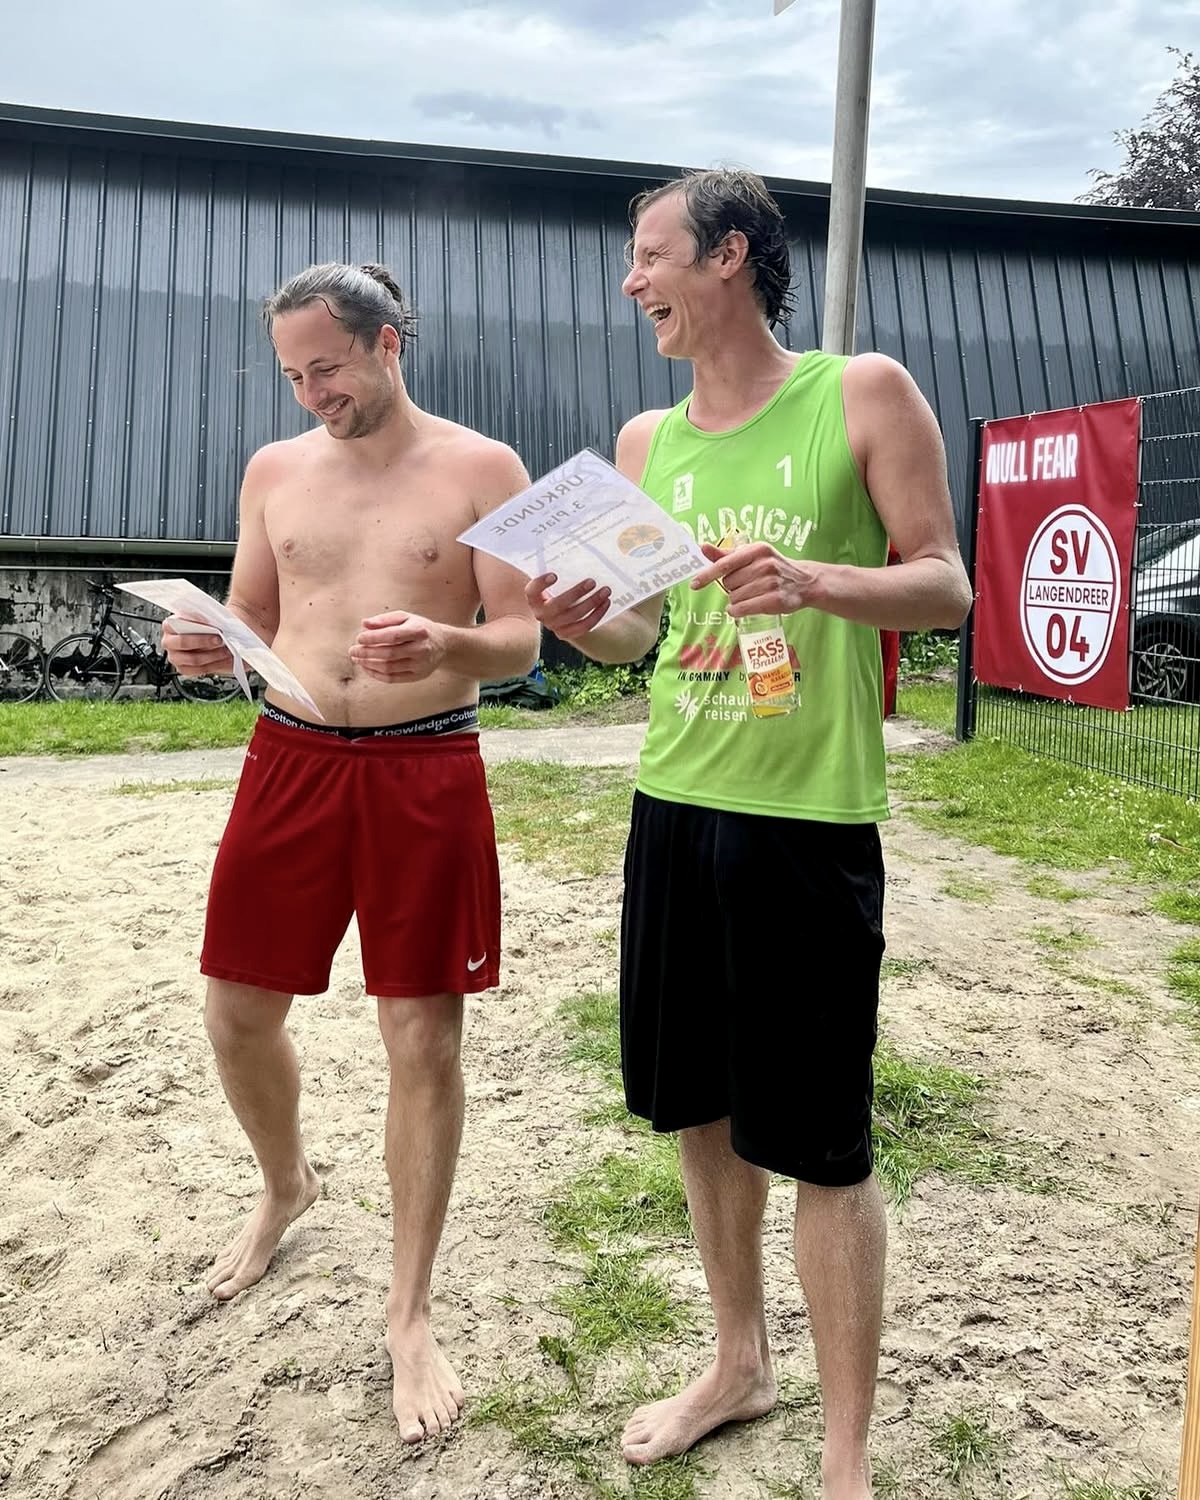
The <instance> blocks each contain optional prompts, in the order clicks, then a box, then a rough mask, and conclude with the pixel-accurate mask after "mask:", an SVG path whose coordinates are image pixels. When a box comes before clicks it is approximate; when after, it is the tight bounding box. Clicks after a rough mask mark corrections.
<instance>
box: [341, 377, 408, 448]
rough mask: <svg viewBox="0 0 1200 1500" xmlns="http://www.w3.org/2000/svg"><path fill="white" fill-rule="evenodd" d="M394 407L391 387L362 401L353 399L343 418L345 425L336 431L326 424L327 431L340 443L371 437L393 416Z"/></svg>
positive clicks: (386, 387)
mask: <svg viewBox="0 0 1200 1500" xmlns="http://www.w3.org/2000/svg"><path fill="white" fill-rule="evenodd" d="M393 405H394V398H393V395H392V388H391V386H390V385H389V386H385V387H383V388H382V389H381V390H378V391H376V392H374V393H373V394H372V395H370V396H368V397H364V398H363V399H362V400H355V399H354V398H351V404H350V409H349V411H348V412H347V413H346V414H345V416H344V417H342V418H341V420H342V421H343V422H344V424H345V425H344V426H341V427H340V428H338V430H336V431H335V430H334V429H333V428H332V427H330V425H329V423H328V422H326V423H325V430H326V432H328V433H329V435H330V437H333V438H336V439H337V440H338V441H339V442H341V441H343V440H345V439H349V438H363V437H370V435H371V434H372V433H373V432H378V431H379V429H380V428H381V427H382V426H383V425H384V423H385V422H386V421H387V420H388V418H389V417H390V416H391V414H392V409H393ZM339 415H340V414H339Z"/></svg>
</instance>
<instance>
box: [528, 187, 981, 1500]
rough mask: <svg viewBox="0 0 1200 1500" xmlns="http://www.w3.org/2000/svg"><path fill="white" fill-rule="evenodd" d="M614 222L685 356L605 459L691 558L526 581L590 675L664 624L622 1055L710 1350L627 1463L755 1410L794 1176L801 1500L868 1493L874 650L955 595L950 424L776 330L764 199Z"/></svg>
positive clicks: (632, 1437)
mask: <svg viewBox="0 0 1200 1500" xmlns="http://www.w3.org/2000/svg"><path fill="white" fill-rule="evenodd" d="M630 218H631V223H632V225H633V228H634V238H633V241H632V244H631V257H630V267H631V268H630V271H629V275H628V276H627V278H626V280H625V284H624V290H625V292H626V293H627V294H628V295H629V296H630V297H632V298H634V299H635V300H636V301H637V303H638V304H639V306H640V307H641V309H642V310H643V312H644V313H645V314H646V316H647V317H648V318H649V319H650V320H651V321H652V323H653V325H654V332H655V337H656V339H657V342H658V349H659V353H660V354H662V355H663V356H664V357H665V358H668V359H680V360H688V361H690V362H691V365H692V373H693V389H692V392H691V394H690V395H689V396H688V397H687V398H686V399H685V400H684V401H682V402H680V404H679V405H678V406H677V407H675V408H674V409H673V410H671V411H649V412H643V413H642V414H641V415H640V416H637V417H635V418H633V420H632V421H630V422H628V423H627V424H626V426H625V427H624V428H623V429H622V431H621V434H620V436H619V438H618V441H617V454H616V459H617V465H618V467H619V468H620V469H621V470H622V472H623V473H625V474H626V475H627V476H628V477H629V478H631V479H632V480H634V481H635V483H638V484H640V485H641V486H642V488H643V489H645V490H646V491H647V493H648V494H650V495H652V496H653V497H654V498H655V499H656V500H657V501H658V503H659V504H660V505H662V507H663V509H664V510H666V511H667V512H668V513H669V514H671V515H673V516H674V517H675V518H676V519H677V520H679V521H681V522H683V524H684V525H686V526H688V527H689V528H690V529H691V531H692V533H693V535H694V536H695V537H696V539H697V541H699V542H700V543H701V545H702V546H703V547H704V550H705V554H706V556H707V557H708V558H709V559H710V562H711V566H710V567H709V568H707V569H706V570H705V571H704V572H702V573H700V574H698V575H696V577H695V578H693V579H692V580H691V581H690V583H684V584H680V585H677V586H676V587H674V588H673V589H672V590H671V591H670V593H669V595H667V596H664V598H659V599H655V600H652V601H649V602H647V603H646V604H643V605H641V606H639V607H638V608H636V609H631V610H628V611H626V612H625V613H623V614H621V615H619V616H617V617H615V618H612V619H608V618H606V615H607V613H608V608H609V598H608V595H607V593H606V591H605V590H603V589H597V588H596V586H595V583H594V582H593V581H592V580H590V579H585V580H583V581H581V582H580V583H578V584H576V585H574V586H572V587H570V588H568V589H565V590H563V591H561V592H560V593H558V594H557V595H552V594H551V593H550V592H549V591H550V589H551V588H552V587H553V585H554V584H555V583H556V582H557V580H556V579H555V578H553V577H552V576H546V577H543V578H538V579H534V580H532V581H531V583H530V585H529V588H528V590H527V597H528V598H529V601H530V603H531V605H532V606H533V609H534V612H535V614H537V615H538V617H539V619H541V620H542V621H543V623H544V624H545V625H546V626H547V628H548V629H550V630H552V631H553V632H554V633H555V634H556V635H557V636H559V637H560V638H561V639H563V640H565V641H569V642H570V643H571V644H572V645H574V646H576V647H578V648H579V650H581V651H583V652H584V653H586V654H587V655H588V656H590V657H592V658H594V659H595V660H597V661H601V662H612V663H616V662H628V661H636V660H638V659H639V658H641V657H643V656H645V655H646V654H647V653H648V652H649V651H650V650H651V648H652V647H653V645H654V643H655V641H656V640H657V638H658V635H659V626H660V620H661V613H662V609H663V605H664V603H665V604H666V606H667V611H668V623H667V630H666V635H665V638H664V639H663V642H662V646H661V648H660V650H659V655H658V660H657V664H656V667H655V671H654V677H653V680H652V684H651V691H650V723H649V726H648V729H647V733H646V740H645V745H644V749H643V752H642V758H641V765H640V768H639V774H638V781H637V789H636V792H635V795H634V810H633V822H632V827H631V829H630V837H629V844H628V848H627V852H626V859H625V896H624V909H623V913H622V925H621V1054H622V1068H623V1073H624V1079H625V1092H626V1100H627V1102H628V1105H629V1108H630V1109H631V1110H632V1111H633V1112H634V1113H636V1114H640V1115H643V1116H644V1117H646V1118H647V1119H649V1120H650V1121H651V1123H652V1125H653V1126H654V1128H655V1129H656V1130H670V1131H678V1132H679V1144H680V1159H681V1164H682V1169H683V1175H684V1181H685V1183H686V1186H687V1196H688V1206H689V1209H690V1212H691V1217H692V1222H693V1224H694V1225H695V1229H696V1237H697V1240H698V1242H699V1247H700V1252H701V1257H702V1260H703V1264H704V1271H705V1276H706V1279H707V1282H708V1288H709V1295H710V1297H711V1299H712V1305H713V1312H714V1316H715V1321H716V1330H717V1346H716V1355H715V1359H714V1360H713V1362H712V1363H711V1364H710V1365H709V1367H708V1369H706V1370H705V1371H704V1373H702V1374H701V1375H699V1376H698V1378H697V1379H695V1380H694V1381H693V1382H692V1383H691V1384H690V1385H688V1386H687V1387H686V1388H685V1389H684V1390H683V1391H681V1392H680V1393H679V1394H678V1395H676V1396H673V1397H671V1398H669V1399H668V1400H665V1401H659V1402H655V1403H653V1404H652V1405H649V1406H646V1407H642V1408H640V1409H639V1410H637V1411H636V1412H634V1414H633V1415H632V1417H631V1418H630V1420H629V1423H628V1425H627V1427H626V1429H625V1433H624V1437H623V1439H622V1451H623V1453H624V1455H625V1457H626V1459H627V1460H628V1461H629V1462H630V1463H634V1464H646V1463H652V1462H654V1461H655V1460H657V1459H660V1458H664V1457H666V1456H668V1455H670V1454H676V1453H682V1452H683V1451H685V1450H686V1449H688V1448H690V1447H691V1446H692V1444H694V1443H695V1442H697V1441H698V1440H699V1439H700V1438H702V1437H703V1436H704V1435H705V1434H706V1433H708V1432H711V1431H712V1430H713V1429H714V1428H716V1427H719V1426H721V1425H722V1424H723V1423H726V1422H730V1421H740V1420H749V1419H751V1418H754V1417H757V1416H761V1415H762V1414H763V1413H765V1412H767V1411H769V1410H770V1409H771V1407H772V1406H773V1405H774V1403H775V1400H776V1382H775V1376H774V1372H773V1369H772V1364H771V1356H770V1351H769V1349H768V1345H767V1332H766V1322H765V1315H764V1307H763V1280H762V1253H761V1223H762V1216H763V1212H764V1208H765V1205H766V1195H767V1187H768V1181H769V1174H770V1173H771V1172H778V1173H781V1174H784V1175H786V1176H788V1177H792V1178H794V1179H795V1180H796V1184H797V1197H796V1221H795V1255H796V1267H797V1271H798V1274H799V1278H800V1282H801V1284H802V1287H803V1291H804V1294H805V1297H806V1299H807V1302H808V1307H809V1313H810V1317H811V1322H812V1328H813V1338H814V1343H815V1347H816V1356H817V1365H818V1370H819V1373H820V1378H821V1389H822V1396H823V1407H824V1413H825V1439H824V1449H823V1454H822V1474H823V1483H824V1497H825V1500H869V1497H870V1495H871V1479H870V1463H869V1460H868V1456H867V1433H868V1426H869V1421H870V1414H871V1407H872V1403H873V1400H874V1390H875V1379H876V1370H877V1365H878V1356H879V1339H880V1322H881V1311H882V1302H883V1274H884V1249H885V1241H886V1219H885V1214H884V1206H883V1200H882V1197H881V1195H880V1192H879V1188H878V1185H877V1183H876V1181H875V1178H874V1176H873V1175H872V1167H873V1161H872V1154H871V1103H872V1091H873V1075H872V1068H871V1059H872V1054H873V1051H874V1046H875V1039H876V1015H877V1010H878V1002H879V968H880V960H881V957H882V954H883V947H884V941H883V929H882V917H883V865H882V857H881V853H880V841H879V833H878V826H877V825H878V823H879V822H880V820H882V819H883V818H885V817H886V816H887V811H888V809H887V794H886V785H885V776H884V748H883V726H882V683H881V662H880V647H879V631H880V630H918V629H925V628H931V627H947V628H953V627H956V626H958V625H960V624H961V623H962V621H963V619H964V618H965V616H966V614H967V611H968V609H969V608H970V602H971V593H970V586H969V584H968V581H967V577H966V574H965V572H964V570H963V566H962V562H961V559H960V557H959V552H958V545H957V540H956V536H955V529H954V517H953V511H952V508H951V504H950V496H949V493H948V489H947V483H946V465H945V453H944V449H943V445H942V439H941V434H940V433H939V431H938V427H937V423H936V421H935V419H934V416H933V413H932V411H931V410H930V408H929V406H928V404H927V403H926V401H925V399H924V398H923V397H922V395H921V393H920V391H919V390H918V389H917V387H916V385H915V383H914V382H913V380H912V379H911V377H910V376H909V375H908V374H907V372H906V371H905V370H904V369H903V367H902V366H900V365H898V364H896V363H895V362H894V361H892V360H890V359H888V358H885V357H884V356H882V355H877V354H863V355H858V356H855V357H852V358H842V357H833V356H829V355H826V354H823V353H820V352H818V351H810V352H808V353H805V354H801V355H796V354H793V353H790V352H789V351H787V350H786V349H784V348H783V347H782V346H781V345H780V344H779V342H778V341H777V340H776V338H775V336H774V334H773V332H772V330H773V327H774V326H775V324H776V323H778V322H780V321H781V320H783V319H785V318H786V316H787V313H788V311H789V286H790V266H789V260H788V241H787V232H786V226H785V223H784V220H783V218H782V215H781V214H780V212H779V210H778V208H777V206H776V205H775V203H774V202H773V201H772V199H771V197H770V195H769V194H768V193H767V191H766V188H765V187H764V185H763V183H762V181H761V180H760V179H759V178H757V177H755V176H754V175H753V174H751V173H747V172H734V171H714V172H699V173H691V174H688V175H687V176H685V177H684V178H682V179H681V180H679V181H677V182H673V183H669V184H667V185H666V186H665V187H662V188H658V189H656V190H654V191H653V192H649V193H646V194H642V195H641V196H640V197H639V198H637V199H635V200H634V203H633V205H632V208H631V215H630ZM734 534H738V536H739V539H738V541H737V542H736V544H733V545H730V544H729V538H730V537H731V535H734ZM888 538H890V539H891V540H892V542H893V543H894V544H895V547H896V549H897V550H898V551H899V553H900V556H901V559H902V562H901V563H900V565H898V566H896V567H892V568H885V566H884V564H885V561H886V558H887V548H888ZM723 540H724V541H725V542H726V545H725V546H724V547H718V545H717V543H718V542H721V541H723ZM758 616H780V617H782V623H783V633H784V636H785V639H786V647H787V652H788V655H789V656H790V658H791V661H792V665H793V670H794V673H795V677H796V682H797V695H796V707H795V708H794V709H793V710H792V711H791V712H783V713H777V714H774V715H772V716H770V717H760V716H758V714H756V713H755V711H754V705H753V704H752V703H751V699H750V695H749V692H748V689H747V675H746V671H745V669H744V667H743V663H742V660H741V657H740V652H739V646H738V623H737V622H738V621H745V620H747V619H749V618H750V617H758ZM747 649H748V650H749V649H751V648H750V647H749V646H748V647H747ZM778 659H779V660H782V659H783V658H782V646H781V647H780V648H779V658H778ZM760 706H761V705H760Z"/></svg>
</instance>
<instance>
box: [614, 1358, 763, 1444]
mask: <svg viewBox="0 0 1200 1500" xmlns="http://www.w3.org/2000/svg"><path fill="white" fill-rule="evenodd" d="M776 1395H777V1392H776V1388H775V1377H774V1375H772V1373H771V1368H770V1366H769V1365H766V1366H759V1367H758V1368H757V1369H756V1370H754V1371H753V1372H741V1371H739V1372H728V1371H725V1370H722V1369H720V1368H719V1367H718V1366H717V1365H716V1364H715V1363H714V1364H712V1365H710V1366H709V1368H708V1369H707V1370H706V1371H705V1372H704V1374H703V1375H701V1376H700V1378H699V1379H698V1380H693V1381H692V1383H691V1385H689V1386H686V1387H685V1388H684V1389H683V1390H682V1391H680V1392H679V1394H678V1395H677V1396H671V1397H669V1398H668V1399H667V1400H666V1401H655V1402H652V1403H651V1404H650V1405H649V1406H639V1407H638V1409H637V1411H635V1412H634V1414H633V1416H631V1417H630V1419H629V1421H628V1422H627V1423H626V1424H625V1431H624V1432H623V1433H622V1435H621V1453H622V1455H623V1457H624V1458H625V1461H626V1462H627V1463H631V1464H652V1463H656V1462H657V1461H658V1460H659V1459H660V1458H673V1457H674V1456H675V1454H677V1453H686V1452H687V1450H688V1449H689V1448H690V1447H692V1445H693V1444H694V1443H698V1442H699V1441H700V1439H701V1438H702V1437H704V1436H705V1435H706V1434H707V1433H710V1432H712V1431H713V1430H714V1429H715V1428H717V1427H721V1426H723V1425H724V1424H725V1423H726V1422H749V1421H752V1420H753V1419H754V1418H755V1417H762V1416H765V1415H766V1413H767V1412H769V1411H770V1410H771V1408H772V1407H773V1406H774V1405H775V1397H776Z"/></svg>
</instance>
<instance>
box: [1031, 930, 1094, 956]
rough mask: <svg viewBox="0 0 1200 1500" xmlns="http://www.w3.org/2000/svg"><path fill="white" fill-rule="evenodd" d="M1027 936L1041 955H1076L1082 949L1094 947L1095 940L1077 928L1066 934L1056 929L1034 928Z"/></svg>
mask: <svg viewBox="0 0 1200 1500" xmlns="http://www.w3.org/2000/svg"><path fill="white" fill-rule="evenodd" d="M1029 936H1030V937H1031V938H1032V939H1033V941H1034V943H1036V945H1037V946H1038V947H1039V948H1040V949H1041V950H1042V952H1043V953H1055V954H1060V953H1061V954H1065V953H1078V952H1079V951H1080V950H1081V949H1083V948H1092V947H1095V939H1094V938H1093V937H1091V936H1090V934H1088V933H1086V932H1081V931H1080V930H1079V929H1078V928H1077V927H1071V928H1069V929H1068V930H1067V931H1066V932H1062V931H1061V930H1060V929H1059V928H1057V927H1035V928H1034V929H1033V931H1032V932H1031V933H1030V934H1029Z"/></svg>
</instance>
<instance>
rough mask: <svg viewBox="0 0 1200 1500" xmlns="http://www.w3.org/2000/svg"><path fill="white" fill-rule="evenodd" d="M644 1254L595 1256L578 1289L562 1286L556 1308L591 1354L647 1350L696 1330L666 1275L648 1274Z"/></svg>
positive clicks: (575, 1338)
mask: <svg viewBox="0 0 1200 1500" xmlns="http://www.w3.org/2000/svg"><path fill="white" fill-rule="evenodd" d="M644 1260H645V1255H644V1253H643V1252H642V1251H637V1250H624V1251H610V1252H608V1253H604V1252H601V1253H599V1254H596V1255H593V1256H592V1258H591V1261H590V1263H589V1265H588V1266H587V1268H586V1269H585V1271H584V1273H583V1279H582V1280H581V1281H580V1282H579V1283H578V1284H572V1285H568V1286H564V1287H560V1288H559V1289H558V1290H557V1291H556V1292H555V1294H554V1299H553V1300H554V1306H555V1308H556V1309H557V1310H558V1311H559V1312H561V1313H563V1314H564V1316H566V1317H568V1318H569V1319H570V1320H571V1325H572V1336H573V1342H574V1343H575V1345H576V1347H577V1348H578V1349H579V1350H580V1351H582V1352H583V1353H586V1354H603V1353H605V1352H606V1351H607V1350H609V1349H641V1348H644V1347H645V1346H646V1345H647V1344H655V1343H659V1342H661V1341H662V1340H663V1339H665V1338H669V1337H670V1336H671V1335H672V1334H676V1333H681V1332H682V1331H683V1330H684V1329H686V1328H689V1327H690V1326H691V1322H692V1319H691V1315H690V1313H689V1312H688V1310H687V1308H686V1307H685V1306H684V1305H683V1304H682V1303H680V1302H676V1301H675V1299H674V1298H673V1297H672V1296H671V1292H670V1289H669V1287H668V1286H667V1284H666V1282H665V1281H664V1280H663V1279H662V1277H661V1276H656V1275H654V1274H653V1273H652V1272H648V1271H646V1270H645V1269H644V1265H643V1262H644Z"/></svg>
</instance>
